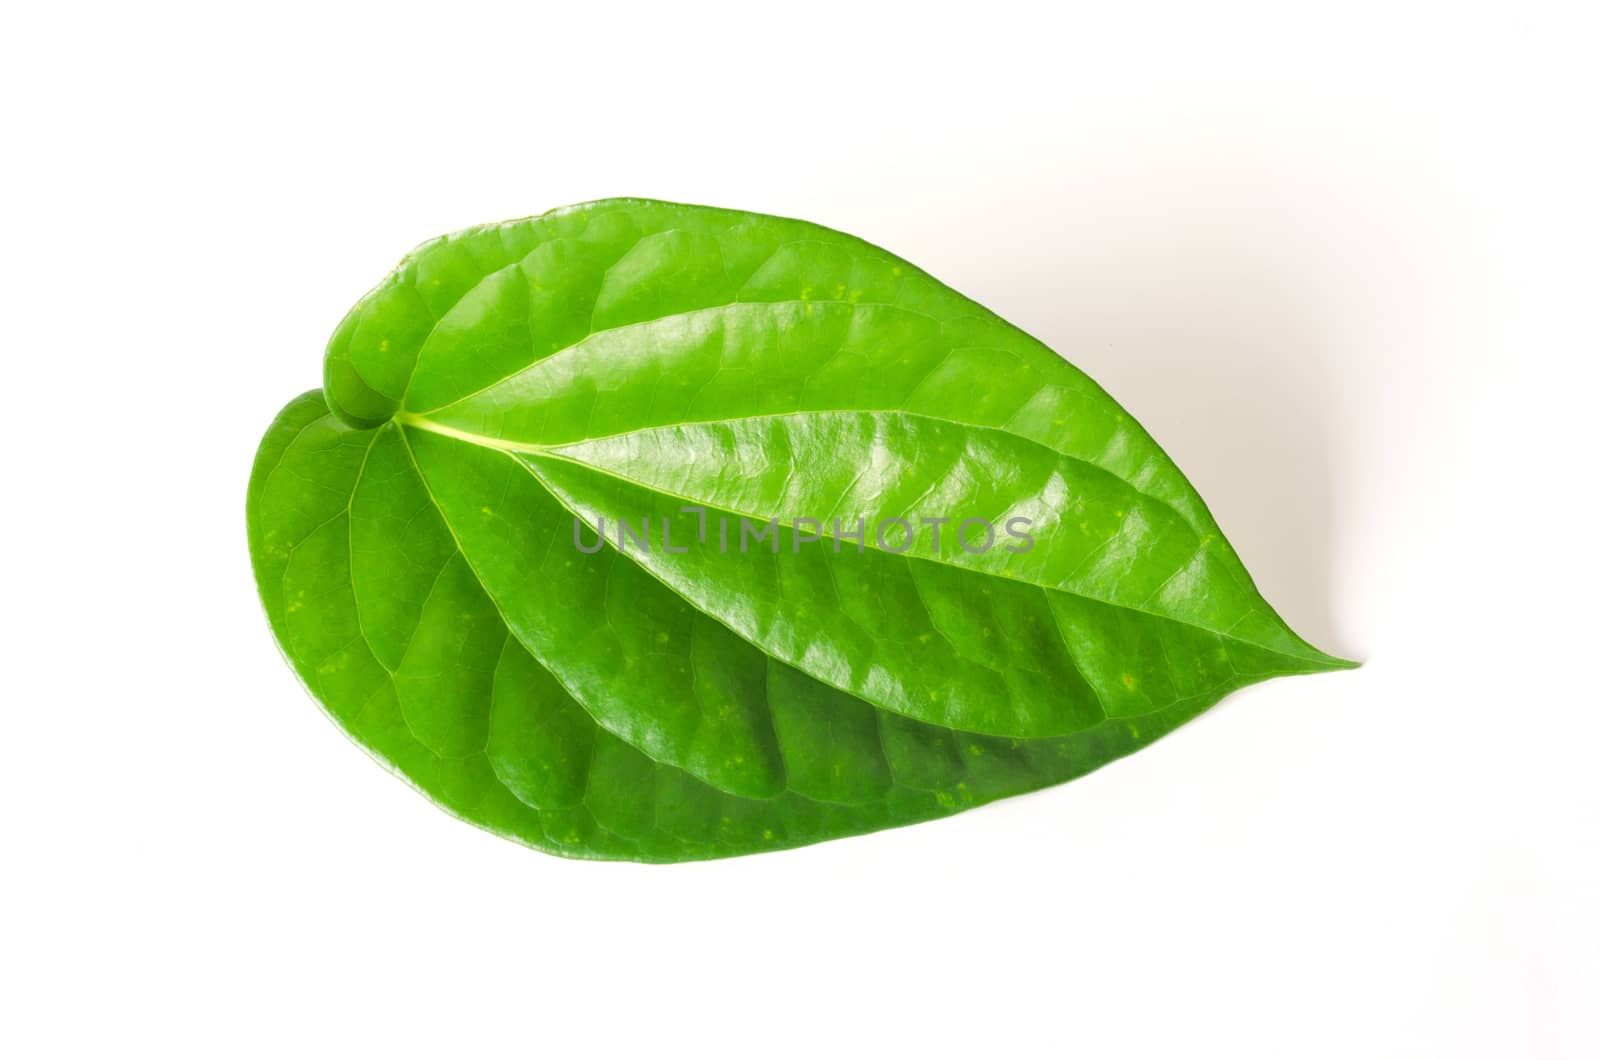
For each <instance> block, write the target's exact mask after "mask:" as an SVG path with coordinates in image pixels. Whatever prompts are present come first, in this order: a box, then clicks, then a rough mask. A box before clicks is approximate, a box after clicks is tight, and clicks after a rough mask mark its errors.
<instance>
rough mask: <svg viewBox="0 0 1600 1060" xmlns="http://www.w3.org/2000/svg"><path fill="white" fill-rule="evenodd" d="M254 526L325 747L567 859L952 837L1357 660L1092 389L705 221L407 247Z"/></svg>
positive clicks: (890, 292) (272, 476) (905, 282)
mask: <svg viewBox="0 0 1600 1060" xmlns="http://www.w3.org/2000/svg"><path fill="white" fill-rule="evenodd" d="M796 519H800V520H802V521H803V522H802V523H796V522H795V520H796ZM774 520H776V522H774ZM249 521H250V531H251V551H252V557H253V560H254V563H255V567H256V574H257V579H258V582H259V584H260V587H261V593H262V598H263V601H264V603H265V605H266V609H267V612H268V616H269V618H270V619H271V622H272V625H273V628H274V631H275V633H276V634H277V637H278V640H279V643H280V645H281V646H282V647H283V649H284V652H285V654H286V655H287V657H288V658H289V660H290V662H291V664H292V665H293V666H294V667H295V669H296V671H297V672H298V673H299V674H300V675H301V677H302V679H303V680H304V681H305V682H306V684H307V685H308V687H309V688H310V689H311V691H312V693H313V694H314V695H315V696H316V697H317V698H318V699H319V700H320V701H321V702H322V704H323V705H324V706H325V707H326V708H327V710H328V711H329V712H330V714H332V715H333V717H334V718H335V720H336V721H338V722H339V724H340V725H341V726H342V727H344V728H345V730H346V731H347V732H349V733H350V734H351V735H352V736H353V737H354V738H355V739H356V740H357V741H358V742H359V743H361V744H363V745H364V746H366V747H367V748H368V749H369V750H371V751H372V752H373V753H374V754H375V755H377V756H378V757H379V758H380V759H382V760H384V761H386V762H389V763H390V764H392V765H393V766H394V767H395V768H396V769H397V770H398V771H399V772H401V773H402V774H403V775H405V776H406V777H408V778H409V779H410V780H411V781H412V782H413V783H414V784H416V785H417V786H418V787H420V788H421V789H423V790H424V791H425V792H427V793H428V794H429V795H430V796H431V797H432V798H434V799H435V800H436V801H438V802H439V803H441V804H442V805H444V806H445V807H446V808H448V809H450V810H452V811H453V812H455V813H457V814H459V815H460V816H462V817H464V818H466V819H468V820H471V821H474V822H475V823H478V824H481V825H483V826H485V827H488V828H490V829H492V830H494V831H498V832H501V833H503V834H507V835H510V836H513V837H515V838H518V839H521V840H523V841H525V842H528V843H530V844H532V845H534V846H538V847H541V848H543V849H548V850H552V851H555V852H559V853H564V854H570V855H574V856H588V857H608V858H633V859H639V860H682V859H690V858H701V857H715V856H723V855H729V854H738V853H746V852H751V851H757V850H764V849H773V848H778V847H784V846H793V845H798V844H803V843H808V842H814V841H817V840H819V839H825V838H830V837H833V836H839V835H847V834H852V833H856V832H863V831H870V830H873V829H877V828H883V827H888V826H892V825H897V824H903V823H909V822H912V821H917V820H923V819H927V818H931V817H936V816H940V815H943V814H947V813H950V812H954V811H956V810H959V809H962V808H965V807H967V806H971V805H976V804H978V803H981V802H985V801H989V800H992V799H995V798H999V797H1003V796H1005V795H1009V794H1014V793H1016V792H1020V791H1027V790H1031V789H1034V788H1038V787H1041V786H1045V785H1049V784H1054V783H1058V782H1060V781H1063V780H1066V779H1070V778H1071V777H1073V776H1077V775H1079V774H1081V773H1083V772H1086V771H1088V770H1090V769H1093V768H1095V767H1097V766H1099V765H1101V764H1104V763H1105V762H1107V761H1110V760H1111V759H1113V758H1116V757H1119V756H1120V755H1123V754H1126V753H1128V752H1130V751H1132V750H1135V749H1137V748H1138V747H1140V746H1142V745H1144V744H1145V743H1148V742H1149V741H1150V740H1152V739H1154V738H1156V737H1157V736H1159V735H1161V734H1163V733H1165V732H1166V731H1169V730H1170V729H1171V728H1172V727H1174V726H1176V725H1178V724H1181V723H1182V722H1183V721H1185V720H1187V719H1188V718H1190V717H1192V716H1193V715H1194V714H1196V713H1199V712H1200V711H1202V710H1204V709H1205V708H1206V707H1207V706H1209V705H1210V704H1212V703H1214V702H1215V701H1216V700H1217V699H1218V698H1220V697H1221V696H1222V695H1225V694H1226V693H1227V692H1229V691H1231V690H1233V689H1235V688H1238V687H1241V686H1243V685H1246V684H1249V683H1252V682H1254V681H1258V680H1262V679H1264V678H1267V677H1271V676H1274V675H1277V674H1284V673H1308V672H1315V671H1320V670H1327V669H1333V668H1337V667H1340V666H1343V665H1347V664H1344V663H1342V662H1341V661H1339V660H1336V659H1333V658H1331V657H1329V656H1326V655H1323V654H1322V653H1320V652H1318V651H1316V650H1315V649H1313V648H1311V647H1310V646H1309V645H1307V644H1305V643H1304V642H1303V641H1302V640H1300V639H1299V638H1298V637H1296V636H1295V635H1294V633H1293V632H1292V631H1290V630H1289V629H1288V627H1287V626H1285V625H1284V623H1283V622H1282V621H1281V620H1280V619H1279V618H1278V617H1277V616H1276V614H1275V613H1274V612H1273V611H1272V609H1271V608H1270V607H1269V606H1268V605H1267V604H1266V602H1265V601H1264V600H1262V598H1261V597H1260V595H1259V594H1258V593H1257V592H1256V590H1255V588H1254V586H1253V584H1252V582H1251V580H1250V578H1249V576H1248V574H1247V573H1246V572H1245V570H1244V567H1243V566H1242V564H1241V563H1240V561H1239V559H1238V557H1237V556H1236V555H1235V554H1234V553H1233V551H1232V549H1231V548H1230V547H1229V546H1228V544H1227V542H1226V541H1225V540H1224V538H1223V537H1222V535H1221V533H1220V531H1219V530H1218V529H1217V527H1216V525H1215V523H1214V522H1213V520H1212V519H1211V517H1210V515H1209V513H1208V512H1207V511H1206V509H1205V506H1204V504H1203V503H1202V502H1201V501H1200V499H1199V497H1198V496H1196V495H1195V493H1194V491H1193V489H1192V488H1191V487H1190V486H1189V485H1188V483H1187V481H1186V480H1185V479H1184V478H1183V476H1182V475H1181V474H1180V473H1179V472H1178V470H1177V468H1176V467H1175V466H1174V465H1173V464H1172V462H1171V461H1170V460H1169V459H1168V458H1167V457H1166V455H1165V454H1164V453H1162V451H1161V450H1160V449H1159V448H1158V447H1157V446H1156V445H1155V443H1154V442H1153V441H1152V440H1151V439H1150V438H1149V436H1148V435H1147V434H1146V433H1145V432H1144V431H1143V430H1142V429H1141V428H1140V427H1139V426H1138V425H1137V424H1136V423H1135V422H1134V421H1133V420H1132V418H1131V417H1129V416H1128V415H1127V414H1126V413H1125V412H1124V411H1123V410H1122V409H1121V408H1120V407H1119V406H1118V405H1116V403H1115V402H1114V401H1112V399H1111V398H1110V397H1108V396H1107V395H1106V394H1105V393H1104V392H1103V391H1101V390H1100V389H1099V388H1098V387H1097V386H1095V384H1094V383H1092V382H1091V381H1090V380H1089V379H1088V378H1087V377H1085V376H1084V375H1083V374H1082V373H1081V372H1078V371H1077V370H1076V369H1074V368H1072V367H1071V366H1070V365H1069V364H1067V363H1066V362H1064V361H1062V360H1061V359H1060V358H1059V357H1057V356H1056V355H1055V354H1054V353H1052V352H1051V351H1049V350H1048V349H1046V348H1045V347H1043V346H1041V345H1040V344H1039V343H1037V342H1036V341H1035V340H1033V339H1031V338H1029V337H1028V336H1027V335H1025V334H1024V333H1022V332H1021V331H1019V330H1018V329H1016V328H1014V327H1012V326H1011V325H1009V324H1007V323H1005V322H1004V321H1002V320H1000V319H999V318H998V317H996V316H994V315H993V314H992V313H989V312H988V311H987V310H984V309H983V308H982V307H981V306H978V305H977V304H976V303H973V302H972V301H970V300H968V299H966V298H964V297H962V296H961V295H959V294H957V293H955V292H953V291H951V290H950V289H948V288H946V287H944V286H942V285H940V284H939V283H937V282H936V281H934V280H933V279H931V278H930V277H928V276H927V275H926V274H924V273H922V272H920V271H919V270H917V269H915V268H913V267H912V266H910V265H909V264H907V263H905V262H903V261H901V260H899V259H897V258H894V257H893V256H891V255H888V254H886V253H884V252H883V251H881V250H878V249H877V248H875V247H872V246H870V245H869V244H866V243H864V242H861V241H860V240H856V239H853V238H851V237H848V236H844V235H841V234H839V233H836V232H832V231H829V230H827V229H823V228H820V227H817V226H814V225H809V224H805V223H802V222H797V221H789V220H782V219H777V218H771V217H764V216H760V215H754V214H745V213H736V212H732V211H724V210H714V209H708V208H704V207H690V206H677V205H671V204H664V203H654V202H644V201H638V200H615V201H607V202H601V203H594V204H589V205H586V206H580V207H574V208H571V209H567V210H562V211H556V212H554V213H552V214H547V215H544V216H542V217H538V218H532V219H528V220H524V221H517V222H510V223H507V224H503V225H494V226H487V227H484V228H480V229H473V230H469V231H467V232H463V233H459V234H457V235H454V236H450V237H446V238H444V239H441V240H437V241H434V242H433V243H430V244H426V245H424V246H423V247H421V248H419V249H418V250H417V251H416V252H414V253H413V254H412V255H411V256H409V257H408V258H407V259H406V260H405V261H404V262H402V263H401V265H400V266H399V267H398V268H397V269H396V271H395V272H394V273H393V274H391V275H390V276H389V277H388V278H387V279H386V280H385V281H384V282H383V283H382V284H380V285H379V287H378V288H376V289H375V290H374V291H373V292H371V293H370V294H368V295H367V296H366V297H365V298H364V299H363V300H362V301H361V302H360V303H358V304H357V306H356V307H355V308H354V309H353V310H352V311H351V313H350V314H349V316H348V317H347V318H346V320H345V321H344V323H343V324H342V325H341V326H340V327H339V329H338V330H337V332H336V333H335V335H334V338H333V340H332V342H331V343H330V345H329V349H328V354H327V359H326V367H325V386H324V390H323V391H321V392H314V393H312V394H308V395H304V396H302V397H301V398H299V399H297V400H296V401H295V402H294V403H292V404H291V405H290V406H289V407H288V408H287V409H285V411H284V412H283V414H282V415H281V416H280V417H279V419H278V421H277V422H276V423H275V424H274V425H273V427H272V429H271V430H270V431H269V433H268V435H267V438H266V440H265V441H264V442H263V445H262V449H261V452H260V454H259V455H258V458H257V463H256V468H255V472H254V474H253V476H252V481H251V488H250V511H249ZM575 522H580V523H581V527H580V526H575ZM624 524H626V526H627V527H628V528H631V529H638V530H645V528H649V529H648V530H647V531H646V532H645V533H643V534H640V535H638V536H634V537H629V536H628V535H627V534H622V535H621V536H619V532H618V528H619V527H620V526H623V525H624ZM1011 527H1019V528H1023V529H1022V533H1023V534H1025V535H1026V537H1023V536H1013V535H1011V534H1010V533H1008V528H1011ZM986 528H987V534H986ZM580 530H581V531H582V532H580ZM600 531H604V534H605V538H606V540H607V542H608V544H607V545H606V546H605V547H603V548H601V549H600V550H599V551H596V552H592V553H591V552H587V551H584V550H583V549H581V548H580V547H578V544H579V543H580V542H586V543H587V544H591V545H592V543H593V542H594V540H595V538H596V534H597V533H598V532H600ZM663 531H666V532H667V533H670V535H671V538H670V539H668V538H664V537H663ZM725 535H731V539H730V540H728V544H727V545H726V546H724V545H723V543H722V542H723V540H725V539H727V538H726V536H725ZM641 538H643V540H644V541H648V542H649V546H650V547H648V548H645V547H644V545H643V543H642V542H641V540H640V539H641ZM986 541H987V542H989V544H988V547H982V548H980V547H977V546H981V545H983V544H984V543H985V542H986ZM752 542H753V543H752ZM669 544H670V545H672V546H674V547H667V546H668V545H669ZM969 545H971V546H973V547H969ZM741 546H743V547H741ZM1024 546H1026V547H1024Z"/></svg>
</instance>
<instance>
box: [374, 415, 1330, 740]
mask: <svg viewBox="0 0 1600 1060" xmlns="http://www.w3.org/2000/svg"><path fill="white" fill-rule="evenodd" d="M821 411H841V412H851V413H861V414H863V415H872V414H873V413H874V412H877V413H878V414H883V415H888V414H893V415H905V416H919V417H923V418H925V419H930V420H937V421H939V422H942V423H947V424H951V425H953V426H957V427H963V428H968V429H975V430H989V431H997V430H999V429H998V428H994V427H984V426H982V425H979V424H968V423H962V422H960V421H958V420H950V419H945V418H943V417H939V416H929V415H926V414H924V413H919V412H907V411H905V410H903V409H901V410H871V409H848V410H821ZM805 414H806V413H796V414H792V415H805ZM761 418H773V417H772V416H765V417H762V416H748V417H729V418H725V419H718V420H700V421H692V422H695V423H705V424H713V423H734V422H738V421H739V420H741V419H761ZM395 421H396V422H397V423H399V424H400V425H401V426H403V427H415V428H417V429H418V430H423V431H428V432H429V433H432V434H436V435H439V436H441V437H445V438H450V439H453V440H455V441H459V442H463V443H466V444H468V445H474V446H477V447H479V448H482V449H488V450H493V451H496V452H502V453H506V454H508V455H511V456H513V457H518V456H532V457H548V458H550V459H554V460H559V461H562V462H563V463H568V464H571V465H573V466H575V467H581V468H584V469H585V470H589V471H593V472H596V473H597V474H601V475H605V476H607V477H608V478H611V479H614V480H615V481H618V482H622V483H626V484H627V485H630V486H633V487H636V488H638V489H643V490H646V491H648V492H651V493H654V494H657V495H658V496H662V497H670V498H672V499H674V500H680V501H684V502H687V503H689V504H696V505H698V504H701V503H702V502H701V501H699V500H697V499H696V498H693V497H685V496H683V495H682V494H678V493H674V492H672V491H671V490H667V489H663V488H661V487H659V486H656V485H653V484H651V483H646V482H640V481H638V480H637V479H633V478H629V477H628V476H626V475H623V474H620V473H618V472H616V471H613V470H611V469H609V468H604V467H600V466H598V465H595V464H588V463H585V462H583V461H581V460H578V459H575V458H574V457H571V456H569V455H567V454H565V453H563V452H561V449H562V448H565V447H567V446H569V445H577V444H582V443H585V442H589V441H596V440H600V438H592V439H591V438H586V439H582V440H581V441H579V442H563V443H562V444H561V445H560V446H543V445H538V444H536V443H532V442H516V441H508V440H505V439H499V438H491V437H489V436H488V435H482V434H475V433H473V432H471V431H465V430H461V429H460V428H457V427H451V426H450V425H448V424H443V423H436V422H434V421H433V420H430V419H428V418H427V417H426V416H422V415H419V414H417V413H409V412H402V413H396V414H395ZM647 429H654V428H647ZM633 433H638V432H635V431H623V432H620V433H618V434H614V435H605V436H601V437H603V438H618V437H624V436H626V435H628V434H633ZM1001 433H1004V434H1007V435H1008V436H1009V437H1013V438H1017V439H1019V440H1021V441H1024V442H1027V443H1029V444H1031V445H1036V446H1039V447H1040V448H1043V449H1046V450H1048V451H1049V452H1051V453H1052V454H1055V455H1058V456H1062V457H1064V458H1066V459H1068V460H1074V461H1076V462H1078V463H1082V464H1085V465H1086V466H1088V467H1091V468H1094V469H1095V470H1096V471H1099V472H1101V473H1103V474H1108V475H1110V474H1111V473H1110V472H1108V471H1105V469H1104V468H1101V467H1099V465H1097V464H1093V463H1090V462H1088V461H1085V460H1082V458H1079V457H1072V456H1069V455H1068V454H1065V453H1060V452H1059V451H1058V450H1056V449H1053V448H1051V447H1049V446H1046V445H1044V444H1043V443H1042V442H1035V441H1033V439H1030V438H1022V437H1021V436H1020V435H1012V434H1010V432H1001ZM519 462H522V461H520V460H519ZM536 477H537V476H536ZM1112 477H1113V478H1116V477H1117V476H1115V475H1112ZM1119 481H1125V480H1121V479H1119ZM1128 485H1129V488H1130V489H1134V491H1135V492H1136V493H1138V494H1139V496H1141V497H1145V498H1147V499H1149V500H1151V501H1153V502H1154V503H1157V504H1163V505H1165V504H1166V502H1164V501H1162V500H1160V499H1159V498H1154V497H1150V495H1149V494H1146V493H1144V492H1142V491H1139V490H1138V489H1137V488H1136V487H1133V486H1132V485H1131V484H1128ZM555 499H556V501H557V503H560V504H561V506H562V507H563V508H566V509H567V510H568V511H572V509H571V507H570V506H569V505H567V504H566V503H565V502H563V501H561V499H560V498H559V497H557V498H555ZM1167 507H1168V508H1169V509H1171V506H1170V505H1167ZM722 510H724V511H726V512H727V513H728V514H730V515H734V516H738V517H740V518H744V519H752V520H759V521H762V522H766V521H767V520H769V519H771V518H772V516H762V515H759V514H756V513H752V512H739V511H734V510H733V509H730V508H724V509H722ZM572 514H573V515H574V516H576V517H578V518H582V516H581V515H579V513H578V512H575V511H573V512H572ZM1173 514H1174V515H1178V513H1177V512H1176V510H1173ZM1178 517H1179V520H1180V522H1182V523H1183V525H1184V526H1185V527H1186V528H1187V529H1189V530H1190V531H1191V532H1194V527H1193V526H1191V525H1190V524H1189V523H1188V522H1187V521H1186V520H1183V519H1182V516H1181V515H1179V516H1178ZM1194 536H1195V538H1196V540H1197V541H1198V550H1199V551H1207V550H1209V549H1210V544H1209V543H1207V542H1205V541H1203V540H1201V539H1200V535H1199V534H1198V533H1195V535H1194ZM821 540H825V541H833V542H835V543H837V539H836V538H835V537H834V536H833V535H831V534H828V533H826V532H824V533H823V535H822V538H821ZM852 540H853V539H852ZM866 547H867V548H870V549H872V550H873V551H874V552H881V553H883V554H884V555H889V556H895V557H897V558H900V559H905V560H919V561H921V562H924V563H934V564H939V565H942V566H949V567H953V568H955V569H956V570H961V571H966V572H968V573H972V574H979V575H983V576H987V577H992V578H1001V579H1004V580H1006V581H1011V582H1015V583H1017V584H1019V585H1027V586H1029V587H1031V588H1035V589H1039V590H1042V591H1043V592H1046V593H1060V594H1062V595H1063V596H1070V597H1074V598H1076V599H1079V600H1086V601H1088V602H1090V603H1094V604H1100V605H1102V606H1105V607H1114V608H1117V609H1119V610H1122V611H1127V612H1130V613H1133V614H1140V615H1144V616H1146V617H1148V618H1153V619H1157V620H1160V621H1165V622H1173V623H1176V624H1178V625H1181V626H1187V627H1189V628H1190V629H1196V630H1200V631H1201V632H1204V633H1209V634H1211V635H1213V636H1216V637H1220V638H1222V639H1224V640H1228V641H1231V642H1233V643H1235V644H1243V645H1247V646H1249V647H1252V648H1256V649H1259V650H1261V651H1266V652H1271V653H1272V654H1274V655H1277V656H1279V657H1281V658H1285V659H1295V660H1298V661H1301V662H1306V663H1310V664H1312V665H1315V666H1317V667H1319V668H1321V667H1329V666H1331V665H1333V664H1334V662H1335V660H1333V659H1332V657H1330V656H1326V655H1323V654H1322V653H1321V652H1318V651H1317V650H1316V649H1315V648H1312V649H1310V653H1309V654H1307V653H1296V652H1289V651H1284V650H1283V649H1282V648H1279V647H1277V646H1274V645H1270V644H1262V643H1261V642H1259V641H1254V640H1250V639H1248V638H1245V637H1241V636H1239V635H1237V634H1235V633H1232V632H1230V631H1229V630H1222V629H1213V628H1211V627H1209V626H1204V625H1200V624H1198V623H1195V622H1190V621H1187V620H1185V619H1181V618H1175V617H1173V616H1172V615H1163V614H1161V613H1159V612H1156V611H1151V610H1148V609H1147V608H1142V607H1138V606H1135V605H1133V604H1128V603H1123V602H1119V601H1114V600H1107V599H1104V598H1102V597H1098V596H1093V595H1090V594H1088V593H1084V592H1081V591H1078V590H1073V589H1066V588H1062V587H1060V586H1053V585H1043V584H1041V583H1039V582H1035V581H1029V580H1027V579H1026V578H1019V577H1016V576H1015V575H1011V574H1006V573H1004V572H998V571H984V570H975V569H974V568H971V567H966V566H962V565H961V564H958V563H952V562H950V561H949V560H947V559H944V558H933V557H928V556H913V555H908V554H905V553H898V552H889V551H888V550H886V549H880V548H878V547H877V545H876V543H875V542H869V543H868V544H867V545H866ZM1212 554H1213V556H1215V553H1212ZM1219 558H1222V559H1224V560H1225V559H1226V557H1225V556H1224V557H1219ZM633 562H635V563H637V562H638V561H637V560H634V561H633ZM1224 566H1227V564H1226V563H1224ZM1230 573H1231V570H1230ZM695 607H696V610H701V608H700V607H699V605H695ZM1249 613H1250V614H1260V613H1264V612H1262V611H1261V609H1260V608H1259V607H1253V608H1252V610H1251V612H1249ZM1265 613H1267V614H1269V615H1270V612H1265ZM1244 617H1248V614H1247V615H1246V616H1244ZM1244 617H1241V618H1240V620H1239V621H1241V622H1242V621H1243V620H1244ZM741 636H742V634H741ZM745 639H748V638H745ZM763 650H765V649H763ZM885 709H888V708H885Z"/></svg>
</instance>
